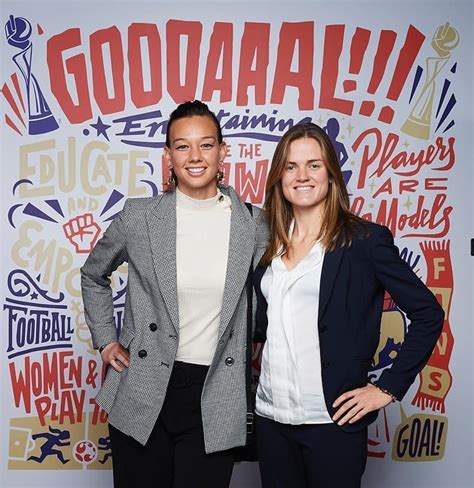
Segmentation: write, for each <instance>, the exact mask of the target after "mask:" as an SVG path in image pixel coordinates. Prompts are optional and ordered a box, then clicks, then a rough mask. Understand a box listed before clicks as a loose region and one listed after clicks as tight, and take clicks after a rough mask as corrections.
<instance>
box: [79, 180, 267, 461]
mask: <svg viewBox="0 0 474 488" xmlns="http://www.w3.org/2000/svg"><path fill="white" fill-rule="evenodd" d="M220 189H221V191H222V192H223V193H224V194H227V195H229V196H230V198H231V203H232V213H231V225H230V242H229V257H228V263H227V274H226V282H225V288H224V298H223V305H222V311H221V318H220V325H219V331H218V334H219V336H218V344H217V349H216V352H215V355H214V358H213V360H212V364H211V365H210V368H209V371H208V374H207V377H206V381H205V384H204V389H203V392H202V397H201V408H202V419H203V427H204V440H205V447H206V452H208V453H210V452H215V451H220V450H225V449H230V448H232V447H235V446H239V445H243V444H245V441H246V393H245V352H246V351H245V349H246V328H247V323H246V320H247V315H246V313H247V295H246V278H247V274H248V270H249V267H250V264H251V263H252V260H253V266H254V267H255V265H256V264H257V263H258V261H259V260H260V258H261V256H262V255H263V252H264V251H265V246H266V244H267V238H268V231H267V227H266V225H265V224H264V220H263V216H262V212H261V211H260V209H258V208H254V212H253V216H252V215H250V212H249V210H248V209H247V207H246V206H245V204H244V203H243V202H242V201H241V199H240V198H239V197H238V195H237V194H236V193H235V191H234V190H233V189H232V188H231V187H228V186H220ZM123 262H127V263H128V284H127V294H126V299H125V310H124V320H123V327H122V330H121V333H120V337H119V338H118V340H119V341H120V343H121V344H122V345H123V346H124V347H125V348H127V349H128V350H129V352H130V367H129V368H126V369H125V370H124V371H123V372H122V373H119V372H117V371H115V370H114V369H113V368H109V369H108V372H107V376H106V378H105V381H104V384H103V385H102V388H101V389H100V391H99V393H98V395H97V397H96V402H97V404H98V405H100V406H101V407H102V408H103V409H104V410H105V411H106V412H108V414H109V422H110V423H111V424H112V425H113V426H114V427H116V428H117V429H119V430H120V431H122V432H123V433H125V434H127V435H129V436H131V437H133V438H135V439H136V440H137V441H138V442H140V443H141V444H143V445H144V444H146V442H147V440H148V437H149V436H150V433H151V431H152V429H153V427H154V425H155V422H156V420H157V418H158V415H159V413H160V410H161V407H162V405H163V401H164V397H165V393H166V389H167V385H168V381H169V378H170V374H171V369H172V367H173V363H174V361H175V356H176V351H177V347H178V341H179V314H178V298H177V285H176V194H175V192H172V193H165V194H163V195H160V196H158V197H151V198H137V199H129V200H127V202H126V203H125V206H124V209H123V210H122V212H121V213H120V214H119V216H118V217H117V218H116V219H115V220H114V221H113V222H112V223H111V224H110V226H109V228H108V229H107V231H106V232H105V234H104V236H103V237H102V238H101V239H100V240H99V241H98V242H97V244H96V246H95V248H94V250H93V251H92V253H91V254H90V255H89V257H88V259H87V261H86V262H85V264H84V266H83V267H82V268H81V282H82V296H83V300H84V313H85V318H86V321H87V325H88V326H89V328H90V330H91V335H92V341H93V344H94V347H95V348H98V347H100V346H102V345H105V344H108V343H110V342H112V341H116V340H117V333H116V328H115V322H114V316H113V310H114V307H113V301H112V290H111V288H110V280H109V276H110V275H111V274H112V272H113V271H114V270H116V269H117V267H118V266H119V265H120V264H122V263H123ZM254 309H255V308H254ZM229 358H232V359H229ZM226 360H227V361H226Z"/></svg>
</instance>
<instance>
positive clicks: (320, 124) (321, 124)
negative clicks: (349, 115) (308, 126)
mask: <svg viewBox="0 0 474 488" xmlns="http://www.w3.org/2000/svg"><path fill="white" fill-rule="evenodd" d="M316 122H317V123H318V125H319V126H321V127H322V126H323V123H324V119H323V117H322V115H320V116H319V119H316Z"/></svg>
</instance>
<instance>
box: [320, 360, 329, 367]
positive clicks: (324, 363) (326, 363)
mask: <svg viewBox="0 0 474 488" xmlns="http://www.w3.org/2000/svg"><path fill="white" fill-rule="evenodd" d="M321 366H322V367H323V368H329V361H323V362H322V363H321Z"/></svg>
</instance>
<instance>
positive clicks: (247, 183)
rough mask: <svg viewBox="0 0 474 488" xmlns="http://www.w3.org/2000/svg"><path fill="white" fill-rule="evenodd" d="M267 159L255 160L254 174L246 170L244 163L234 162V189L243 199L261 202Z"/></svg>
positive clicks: (265, 178)
mask: <svg viewBox="0 0 474 488" xmlns="http://www.w3.org/2000/svg"><path fill="white" fill-rule="evenodd" d="M267 169H268V159H262V160H261V161H257V162H256V165H255V175H253V174H252V172H251V171H247V165H246V164H245V163H236V164H235V171H236V174H235V190H236V192H237V193H238V194H239V195H240V198H242V200H244V201H249V202H251V203H262V202H263V195H264V192H265V183H266V180H267Z"/></svg>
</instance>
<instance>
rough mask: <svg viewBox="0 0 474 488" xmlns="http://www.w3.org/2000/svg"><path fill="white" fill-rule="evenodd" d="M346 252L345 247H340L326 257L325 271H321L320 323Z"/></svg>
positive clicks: (324, 262)
mask: <svg viewBox="0 0 474 488" xmlns="http://www.w3.org/2000/svg"><path fill="white" fill-rule="evenodd" d="M344 252H345V247H338V248H337V249H335V250H334V251H330V252H327V253H326V255H325V256H324V261H323V269H322V271H321V285H320V288H319V312H318V321H320V320H321V319H322V317H323V315H324V312H325V311H326V307H327V305H328V302H329V298H330V296H331V293H332V289H333V287H334V281H335V279H336V276H337V273H338V271H339V267H340V265H341V261H342V257H343V256H344Z"/></svg>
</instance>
